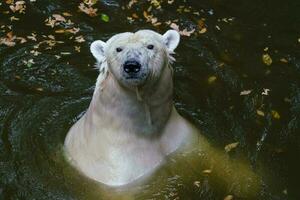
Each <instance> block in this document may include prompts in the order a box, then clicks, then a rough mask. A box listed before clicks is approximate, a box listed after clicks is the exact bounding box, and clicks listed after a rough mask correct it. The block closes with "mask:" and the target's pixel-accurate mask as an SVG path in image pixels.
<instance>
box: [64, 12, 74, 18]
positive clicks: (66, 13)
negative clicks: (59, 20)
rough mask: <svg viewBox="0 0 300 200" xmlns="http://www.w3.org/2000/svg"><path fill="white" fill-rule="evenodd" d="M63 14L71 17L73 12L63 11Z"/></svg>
mask: <svg viewBox="0 0 300 200" xmlns="http://www.w3.org/2000/svg"><path fill="white" fill-rule="evenodd" d="M63 16H65V17H71V16H72V14H71V13H68V12H63Z"/></svg>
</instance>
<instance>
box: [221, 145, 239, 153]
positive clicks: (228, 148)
mask: <svg viewBox="0 0 300 200" xmlns="http://www.w3.org/2000/svg"><path fill="white" fill-rule="evenodd" d="M238 145H239V143H238V142H234V143H231V144H227V145H226V146H225V147H224V149H225V151H226V152H227V153H228V152H230V151H231V150H232V149H234V148H236V147H237V146H238Z"/></svg>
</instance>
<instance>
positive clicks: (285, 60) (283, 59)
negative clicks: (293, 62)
mask: <svg viewBox="0 0 300 200" xmlns="http://www.w3.org/2000/svg"><path fill="white" fill-rule="evenodd" d="M280 62H282V63H288V60H287V59H285V58H280Z"/></svg>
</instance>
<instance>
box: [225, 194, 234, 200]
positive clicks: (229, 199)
mask: <svg viewBox="0 0 300 200" xmlns="http://www.w3.org/2000/svg"><path fill="white" fill-rule="evenodd" d="M224 200H233V195H227V196H226V197H225V198H224Z"/></svg>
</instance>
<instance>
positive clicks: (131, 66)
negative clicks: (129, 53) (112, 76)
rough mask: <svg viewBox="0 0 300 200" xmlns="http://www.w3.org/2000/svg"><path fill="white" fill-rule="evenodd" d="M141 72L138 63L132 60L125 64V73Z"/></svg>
mask: <svg viewBox="0 0 300 200" xmlns="http://www.w3.org/2000/svg"><path fill="white" fill-rule="evenodd" d="M140 70H141V64H140V63H139V62H137V61H134V60H130V61H126V62H125V63H124V71H125V72H126V73H138V72H139V71H140Z"/></svg>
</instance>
